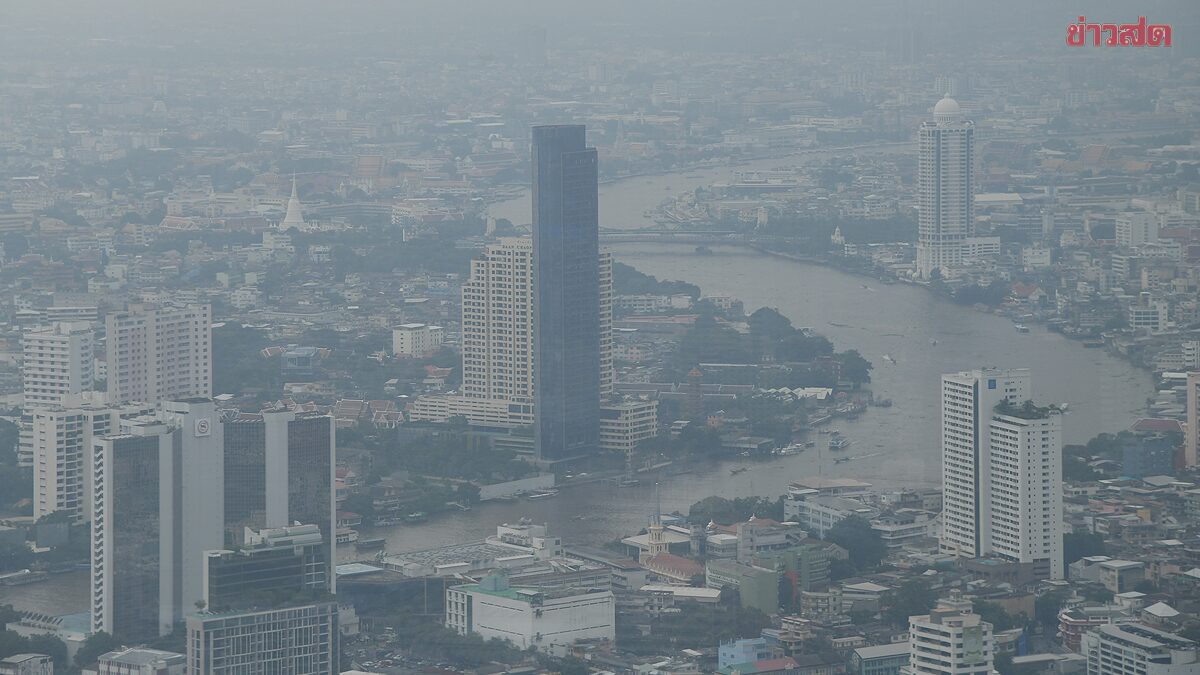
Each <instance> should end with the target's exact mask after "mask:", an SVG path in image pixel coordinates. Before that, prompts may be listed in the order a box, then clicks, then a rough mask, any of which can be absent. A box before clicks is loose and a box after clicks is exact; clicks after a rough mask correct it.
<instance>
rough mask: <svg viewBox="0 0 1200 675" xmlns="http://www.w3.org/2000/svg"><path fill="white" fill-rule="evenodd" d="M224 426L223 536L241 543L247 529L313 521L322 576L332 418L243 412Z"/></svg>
mask: <svg viewBox="0 0 1200 675" xmlns="http://www.w3.org/2000/svg"><path fill="white" fill-rule="evenodd" d="M224 427H225V434H224V436H225V451H224V452H225V462H224V472H225V474H224V486H225V498H224V502H225V504H224V518H225V533H226V536H225V539H226V541H228V542H230V543H232V544H238V545H242V544H244V543H246V542H245V532H246V529H247V528H250V529H251V530H255V531H258V530H263V529H272V528H281V527H289V526H291V525H293V524H296V523H304V524H310V525H316V526H317V527H318V528H319V529H320V532H321V536H322V538H323V540H324V543H323V546H324V547H325V554H324V561H325V565H326V568H327V569H326V577H327V578H328V579H330V582H331V586H332V582H333V573H332V570H331V569H329V566H330V565H331V564H332V561H333V559H334V556H333V542H334V533H335V531H336V528H335V527H334V524H335V523H336V518H335V513H336V510H335V507H334V497H335V495H334V489H333V485H334V469H335V467H334V452H335V448H336V442H335V438H334V434H335V429H334V423H333V418H332V417H330V416H329V415H324V414H320V413H297V412H292V411H288V410H275V411H266V412H263V413H261V414H258V415H243V416H239V418H238V419H235V420H230V421H227V422H226V423H225V425H224ZM210 548H211V549H219V548H222V547H221V546H219V545H218V546H212V547H210Z"/></svg>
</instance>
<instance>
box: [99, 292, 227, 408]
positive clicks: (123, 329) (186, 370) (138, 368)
mask: <svg viewBox="0 0 1200 675" xmlns="http://www.w3.org/2000/svg"><path fill="white" fill-rule="evenodd" d="M105 325H106V333H105V339H106V340H107V352H108V353H107V359H106V360H107V361H108V397H109V400H110V401H112V402H113V403H128V402H130V401H141V402H144V403H150V404H156V403H158V402H160V401H165V400H167V399H173V398H191V397H201V398H209V397H211V396H212V307H211V306H209V305H189V306H187V307H150V306H144V305H135V306H132V307H130V308H129V309H128V310H126V311H123V312H113V313H111V314H109V315H108V316H107V317H106V318H105Z"/></svg>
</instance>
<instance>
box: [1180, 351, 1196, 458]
mask: <svg viewBox="0 0 1200 675" xmlns="http://www.w3.org/2000/svg"><path fill="white" fill-rule="evenodd" d="M1197 461H1200V372H1194V373H1188V374H1187V425H1186V426H1185V427H1184V441H1183V463H1184V465H1185V466H1188V467H1194V466H1197Z"/></svg>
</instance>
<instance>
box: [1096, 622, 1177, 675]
mask: <svg viewBox="0 0 1200 675" xmlns="http://www.w3.org/2000/svg"><path fill="white" fill-rule="evenodd" d="M1082 651H1083V654H1084V655H1085V656H1086V657H1087V669H1088V670H1087V672H1088V675H1194V674H1195V673H1200V645H1197V643H1195V642H1193V641H1191V640H1188V639H1186V638H1182V637H1179V636H1178V635H1174V634H1172V633H1167V632H1164V631H1161V630H1157V629H1154V628H1150V627H1149V626H1143V625H1140V624H1134V623H1123V624H1108V625H1104V626H1097V627H1096V628H1094V629H1092V630H1091V631H1089V632H1088V633H1085V634H1084V636H1083V643H1082Z"/></svg>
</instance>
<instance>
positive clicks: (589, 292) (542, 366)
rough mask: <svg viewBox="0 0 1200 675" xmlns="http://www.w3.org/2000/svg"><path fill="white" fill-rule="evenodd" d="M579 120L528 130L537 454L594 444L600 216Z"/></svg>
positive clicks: (591, 151) (586, 450) (559, 454)
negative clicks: (531, 197) (530, 179)
mask: <svg viewBox="0 0 1200 675" xmlns="http://www.w3.org/2000/svg"><path fill="white" fill-rule="evenodd" d="M585 135H586V134H585V129H584V127H583V125H558V126H539V127H534V128H533V296H534V311H533V330H534V341H533V347H534V368H533V376H534V396H535V400H536V406H535V408H534V413H535V417H536V421H535V427H536V435H535V437H536V441H537V451H538V457H540V458H541V459H543V460H550V461H553V460H562V459H569V458H574V457H580V456H584V455H588V454H591V453H593V452H595V451H596V449H597V447H598V446H599V443H600V217H599V209H598V203H599V197H598V189H597V163H596V149H595V148H588V147H586V139H585Z"/></svg>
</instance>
